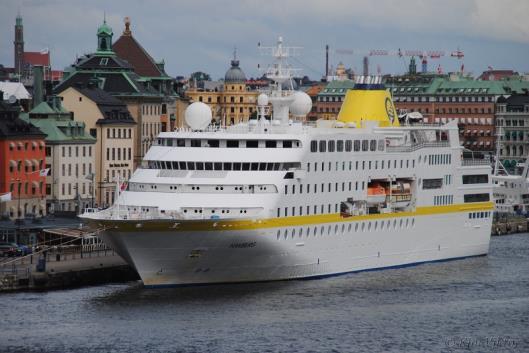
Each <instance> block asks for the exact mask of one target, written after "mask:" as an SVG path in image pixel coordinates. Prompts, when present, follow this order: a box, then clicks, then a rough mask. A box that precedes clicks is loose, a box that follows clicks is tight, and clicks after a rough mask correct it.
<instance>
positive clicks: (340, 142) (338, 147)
mask: <svg viewBox="0 0 529 353" xmlns="http://www.w3.org/2000/svg"><path fill="white" fill-rule="evenodd" d="M336 151H337V152H343V140H338V141H336Z"/></svg>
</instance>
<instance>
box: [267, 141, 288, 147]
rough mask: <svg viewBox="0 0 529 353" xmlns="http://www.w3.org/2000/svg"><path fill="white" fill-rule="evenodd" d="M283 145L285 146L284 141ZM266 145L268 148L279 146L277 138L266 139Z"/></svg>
mask: <svg viewBox="0 0 529 353" xmlns="http://www.w3.org/2000/svg"><path fill="white" fill-rule="evenodd" d="M283 146H284V142H283ZM265 147H266V148H276V147H277V141H275V140H266V141H265Z"/></svg>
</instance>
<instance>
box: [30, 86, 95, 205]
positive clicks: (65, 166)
mask: <svg viewBox="0 0 529 353" xmlns="http://www.w3.org/2000/svg"><path fill="white" fill-rule="evenodd" d="M34 105H35V107H34V108H33V109H32V110H31V111H30V112H29V113H25V114H21V117H22V118H23V119H24V120H26V121H28V122H29V123H31V124H32V125H33V126H35V127H37V128H39V129H40V130H41V131H42V132H43V133H45V134H46V165H45V166H46V169H48V170H49V172H48V174H47V176H46V212H47V213H55V214H57V213H71V214H78V213H79V212H80V211H81V210H82V209H83V208H86V207H89V206H90V205H91V203H92V200H93V197H94V196H93V195H94V193H93V184H92V182H93V179H94V178H93V176H94V175H95V171H94V168H95V142H96V140H95V138H94V137H92V136H90V135H89V134H88V133H87V132H86V130H85V123H84V122H82V121H75V120H73V114H72V113H71V112H69V111H67V110H66V109H64V107H63V106H62V104H61V99H60V97H57V96H51V97H48V101H47V102H45V101H42V99H41V97H39V96H38V95H35V96H34Z"/></svg>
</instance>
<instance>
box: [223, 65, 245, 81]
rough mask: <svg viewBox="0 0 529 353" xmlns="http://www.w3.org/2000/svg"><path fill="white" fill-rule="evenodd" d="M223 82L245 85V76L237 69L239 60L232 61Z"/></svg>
mask: <svg viewBox="0 0 529 353" xmlns="http://www.w3.org/2000/svg"><path fill="white" fill-rule="evenodd" d="M224 82H227V83H245V82H246V75H245V74H244V72H243V71H242V70H241V68H240V67H239V60H232V61H231V67H230V68H229V69H228V71H226V75H224Z"/></svg>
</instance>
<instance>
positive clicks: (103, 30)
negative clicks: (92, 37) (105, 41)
mask: <svg viewBox="0 0 529 353" xmlns="http://www.w3.org/2000/svg"><path fill="white" fill-rule="evenodd" d="M100 34H107V35H109V36H111V35H113V34H114V33H113V32H112V28H111V27H110V26H109V25H107V21H106V20H105V21H104V22H103V24H102V25H101V26H99V28H98V29H97V35H100Z"/></svg>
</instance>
